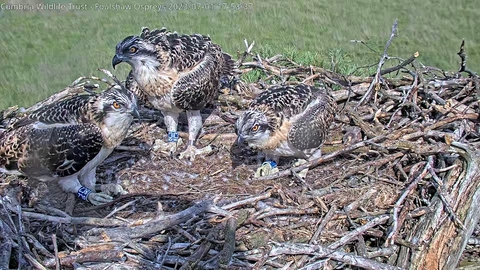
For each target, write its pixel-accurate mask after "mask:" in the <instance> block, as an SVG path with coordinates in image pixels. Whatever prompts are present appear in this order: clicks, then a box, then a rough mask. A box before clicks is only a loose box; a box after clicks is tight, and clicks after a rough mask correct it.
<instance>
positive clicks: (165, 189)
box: [162, 184, 170, 191]
mask: <svg viewBox="0 0 480 270" xmlns="http://www.w3.org/2000/svg"><path fill="white" fill-rule="evenodd" d="M169 188H170V187H169V186H168V185H166V184H163V185H162V189H163V190H164V191H167V190H168V189H169Z"/></svg>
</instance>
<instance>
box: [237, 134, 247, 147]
mask: <svg viewBox="0 0 480 270" xmlns="http://www.w3.org/2000/svg"><path fill="white" fill-rule="evenodd" d="M244 143H245V138H243V136H242V135H238V137H237V145H243V144H244Z"/></svg>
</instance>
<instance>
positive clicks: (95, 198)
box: [87, 192, 113, 205]
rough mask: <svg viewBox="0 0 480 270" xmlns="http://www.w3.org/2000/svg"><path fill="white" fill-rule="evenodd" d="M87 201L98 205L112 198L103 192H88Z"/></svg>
mask: <svg viewBox="0 0 480 270" xmlns="http://www.w3.org/2000/svg"><path fill="white" fill-rule="evenodd" d="M87 199H88V201H89V202H90V203H91V204H93V205H100V204H104V203H109V202H111V201H113V198H112V197H111V196H109V195H107V194H105V193H93V192H92V193H90V195H88V198H87Z"/></svg>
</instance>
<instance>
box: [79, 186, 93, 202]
mask: <svg viewBox="0 0 480 270" xmlns="http://www.w3.org/2000/svg"><path fill="white" fill-rule="evenodd" d="M90 193H92V191H91V190H90V189H88V188H86V187H81V188H80V189H79V190H78V192H77V195H78V197H80V198H81V199H82V200H84V201H86V200H87V198H88V195H89V194H90Z"/></svg>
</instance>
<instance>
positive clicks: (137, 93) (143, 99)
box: [125, 70, 152, 107]
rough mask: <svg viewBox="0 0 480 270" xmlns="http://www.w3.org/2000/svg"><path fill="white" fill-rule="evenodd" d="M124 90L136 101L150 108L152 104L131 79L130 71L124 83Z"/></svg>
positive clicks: (131, 72)
mask: <svg viewBox="0 0 480 270" xmlns="http://www.w3.org/2000/svg"><path fill="white" fill-rule="evenodd" d="M125 88H127V89H128V90H130V91H131V92H132V93H133V94H134V95H135V96H136V97H137V100H138V101H140V102H141V103H142V104H143V105H145V106H147V107H152V104H150V102H149V101H148V98H147V96H146V95H145V93H144V92H143V91H142V89H141V88H140V86H139V85H138V83H137V81H135V78H134V77H133V70H130V72H129V73H128V76H127V80H126V81H125Z"/></svg>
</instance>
